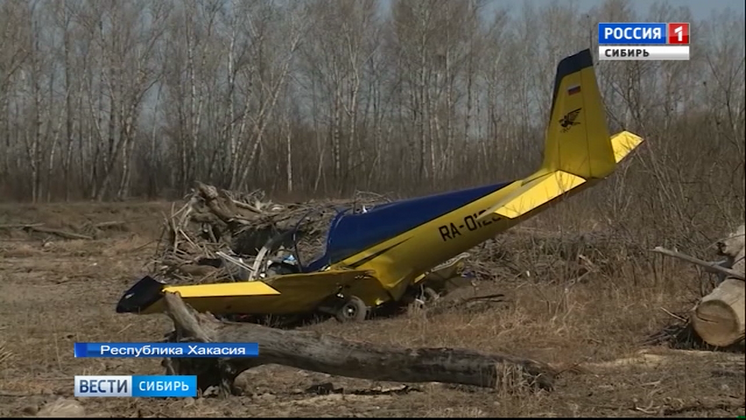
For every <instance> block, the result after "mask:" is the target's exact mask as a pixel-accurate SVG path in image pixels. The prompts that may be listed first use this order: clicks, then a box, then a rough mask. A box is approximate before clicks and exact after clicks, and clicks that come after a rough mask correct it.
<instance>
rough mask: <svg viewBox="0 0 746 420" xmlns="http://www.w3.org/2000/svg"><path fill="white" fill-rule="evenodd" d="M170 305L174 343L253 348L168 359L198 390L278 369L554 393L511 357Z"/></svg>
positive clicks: (539, 371)
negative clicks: (353, 337) (286, 326)
mask: <svg viewBox="0 0 746 420" xmlns="http://www.w3.org/2000/svg"><path fill="white" fill-rule="evenodd" d="M164 299H165V303H166V307H167V313H168V315H169V317H171V319H172V320H173V321H174V326H175V331H174V332H172V333H171V334H170V336H169V338H168V340H169V341H171V342H179V341H193V342H194V341H196V342H221V343H229V342H256V343H258V344H259V356H258V357H252V358H245V357H244V358H230V357H229V358H221V359H217V358H216V359H204V358H194V359H188V358H178V359H165V360H164V362H163V365H164V366H165V367H166V370H167V373H168V374H179V375H197V383H198V386H199V388H200V389H201V390H203V391H204V390H206V389H207V388H209V387H211V386H218V387H219V388H220V391H221V394H222V395H223V396H226V395H228V394H229V393H230V392H231V391H232V390H233V382H234V380H235V378H236V377H237V376H238V375H239V374H240V373H241V372H243V371H245V370H247V369H251V368H253V367H256V366H260V365H264V364H279V365H284V366H291V367H295V368H298V369H305V370H311V371H315V372H322V373H327V374H330V375H340V376H346V377H354V378H362V379H371V380H379V381H396V382H444V383H457V384H464V385H474V386H481V387H508V386H517V385H518V386H520V385H522V386H533V387H539V388H542V389H547V390H551V389H552V388H553V381H554V377H555V375H556V373H555V372H554V371H553V369H551V368H550V367H549V366H547V365H545V364H543V363H541V362H537V361H533V360H530V359H524V358H519V357H514V356H507V355H501V354H485V353H479V352H476V351H472V350H465V349H450V348H419V349H405V348H393V347H386V346H381V345H375V344H369V343H361V342H352V341H347V340H343V339H340V338H336V337H331V336H326V335H322V334H319V333H316V332H310V331H298V330H280V329H274V328H268V327H264V326H261V325H257V324H251V323H245V324H244V323H222V322H220V321H218V320H216V319H215V318H214V317H212V316H211V315H209V314H198V313H196V311H194V309H192V308H190V307H187V306H186V304H184V302H183V301H182V300H181V297H180V296H179V295H178V294H175V293H166V295H165V298H164Z"/></svg>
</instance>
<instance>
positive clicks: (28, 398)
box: [0, 203, 746, 418]
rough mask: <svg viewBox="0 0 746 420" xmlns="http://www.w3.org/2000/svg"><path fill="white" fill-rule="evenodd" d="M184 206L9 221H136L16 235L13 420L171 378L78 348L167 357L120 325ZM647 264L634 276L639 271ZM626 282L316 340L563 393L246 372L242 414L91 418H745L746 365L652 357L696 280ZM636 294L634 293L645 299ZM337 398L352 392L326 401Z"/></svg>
mask: <svg viewBox="0 0 746 420" xmlns="http://www.w3.org/2000/svg"><path fill="white" fill-rule="evenodd" d="M169 209H170V204H169V203H112V204H97V205H91V204H88V203H80V204H67V205H63V204H54V205H43V206H42V205H40V206H31V205H23V206H21V205H15V206H11V205H7V204H6V205H0V225H8V224H18V223H45V226H48V227H53V228H58V229H63V230H65V229H71V228H72V227H79V226H81V225H87V226H92V225H95V224H97V223H101V222H108V221H123V222H126V224H124V225H123V226H117V227H115V228H114V229H111V228H109V229H105V228H100V229H98V230H92V231H90V232H92V233H90V234H87V236H90V237H91V238H92V239H73V240H70V239H61V238H59V237H57V236H56V235H55V234H50V233H44V232H34V231H30V230H29V231H24V230H23V229H4V230H3V229H0V416H3V417H7V416H31V415H35V414H36V413H37V411H38V410H39V408H40V407H41V406H43V405H44V404H45V403H48V402H50V401H52V400H56V399H57V398H59V397H66V398H72V395H73V376H74V375H83V374H88V375H97V374H101V375H103V374H111V375H117V374H120V375H129V374H161V373H163V370H162V368H161V367H160V365H159V361H158V360H157V359H75V358H74V357H73V343H74V342H76V341H78V342H91V341H115V342H126V341H157V340H160V339H161V338H162V336H163V334H164V333H166V332H167V331H169V330H170V328H171V324H170V321H169V320H168V318H167V317H166V316H165V315H150V316H137V315H120V314H116V313H115V311H114V307H115V304H116V302H117V300H118V299H119V297H120V296H121V293H122V292H123V291H124V290H125V289H126V288H127V287H129V286H130V285H131V284H132V283H133V282H135V281H136V280H137V279H138V278H139V277H141V276H142V275H144V274H146V273H148V263H149V262H150V260H151V259H152V257H153V254H154V251H155V246H156V241H157V239H158V235H159V234H160V226H161V222H162V220H163V218H162V212H168V211H169ZM630 264H631V263H630ZM630 272H631V271H627V270H626V269H625V267H620V268H619V273H618V275H617V276H616V278H614V277H611V280H609V279H610V277H608V276H606V277H604V278H600V277H599V278H593V275H590V276H587V277H586V278H585V279H584V280H583V281H578V282H575V283H572V282H567V281H549V280H546V281H543V282H542V280H541V279H539V280H533V281H527V280H524V281H516V280H515V279H513V280H511V281H507V280H505V281H502V280H495V281H492V282H481V283H480V284H479V285H478V287H479V288H480V293H487V292H489V291H498V292H502V293H506V294H507V295H508V296H509V297H510V301H511V304H510V305H504V306H500V307H493V308H490V309H488V310H485V311H472V312H465V311H460V312H458V311H457V312H449V313H443V314H439V315H434V316H432V317H430V318H426V317H425V316H423V315H422V314H409V315H403V316H400V317H396V318H390V319H380V320H370V321H366V322H364V323H360V324H347V325H342V324H339V323H337V322H336V321H333V320H331V321H327V322H325V323H323V324H318V325H313V326H309V327H304V328H308V329H314V330H318V331H322V332H324V333H327V334H332V335H336V336H341V337H344V338H347V339H350V340H362V341H375V342H379V343H387V344H391V345H398V346H407V347H410V346H428V347H433V346H448V347H464V348H471V349H477V350H480V351H485V352H504V353H510V354H515V355H518V356H524V357H531V358H535V359H538V360H541V361H545V362H549V363H552V364H555V365H556V366H560V367H562V366H564V367H573V366H575V367H577V366H579V367H582V369H580V370H579V371H574V370H568V371H567V372H565V373H563V374H562V375H560V377H559V379H558V381H557V384H556V390H554V391H553V392H545V391H541V392H533V393H531V394H529V393H528V392H529V391H524V392H517V393H508V392H505V391H494V390H488V389H476V388H470V387H458V386H448V385H443V384H435V383H428V384H396V383H376V382H373V381H367V380H357V379H349V378H341V377H331V376H328V375H324V374H319V373H314V372H305V371H299V370H296V369H291V368H286V367H282V366H274V365H272V366H263V367H260V368H256V369H254V370H251V371H248V372H245V373H244V374H242V375H241V376H240V377H239V380H238V383H239V385H240V386H241V387H242V389H243V391H244V395H243V396H236V397H232V398H229V399H227V400H219V399H217V398H200V399H191V398H188V399H121V398H120V399H115V398H111V399H97V398H91V399H80V403H81V404H82V405H83V407H84V408H85V411H86V413H87V415H90V416H105V417H108V416H124V417H166V416H168V417H190V416H228V417H249V416H273V417H279V416H283V417H284V416H304V417H307V416H322V417H338V416H346V417H368V416H402V417H421V416H437V417H498V416H499V417H502V416H542V417H544V416H546V417H554V416H625V417H627V416H637V417H647V416H677V417H678V416H691V417H695V416H707V417H710V416H713V417H714V416H718V417H731V418H734V417H736V416H738V415H744V414H745V413H744V411H745V410H744V407H745V403H744V401H745V400H746V380H745V374H744V369H745V367H744V353H743V351H740V352H716V351H697V350H673V349H670V348H667V347H665V346H652V347H650V346H647V347H646V346H644V345H643V344H641V343H642V342H643V341H645V339H646V338H647V337H648V336H649V335H650V334H652V333H654V332H656V331H659V330H660V329H661V328H663V327H664V326H665V325H666V324H668V323H670V322H671V321H672V319H673V318H672V315H670V314H669V313H668V312H676V311H681V310H685V309H686V308H688V307H691V302H693V301H694V300H695V299H696V298H697V296H698V293H699V292H698V287H699V286H698V283H697V274H696V271H695V270H694V269H693V268H691V267H688V266H686V265H681V264H678V263H674V262H670V263H661V267H660V270H658V271H657V272H656V273H649V274H642V275H640V274H639V273H638V274H637V275H636V276H637V277H636V278H635V279H634V281H632V280H629V279H627V280H626V281H625V277H628V276H629V274H628V273H630ZM633 284H634V287H633V286H632V285H633ZM326 383H332V384H333V387H334V388H341V391H338V392H332V393H323V392H318V391H314V389H316V388H323V386H322V387H319V386H318V385H323V384H326Z"/></svg>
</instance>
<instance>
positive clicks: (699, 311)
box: [691, 278, 746, 347]
mask: <svg viewBox="0 0 746 420" xmlns="http://www.w3.org/2000/svg"><path fill="white" fill-rule="evenodd" d="M744 284H745V283H744V282H743V280H738V279H733V278H728V279H726V280H724V281H723V282H722V283H720V285H719V286H718V287H716V288H715V290H713V291H712V293H710V294H709V295H707V296H705V297H704V298H702V301H701V302H700V303H699V305H697V307H696V308H695V310H694V314H693V316H692V318H691V320H692V326H693V327H694V330H695V331H696V332H697V335H699V336H700V338H702V340H704V341H705V342H707V343H708V344H710V345H713V346H718V347H727V346H730V345H732V344H735V343H737V342H738V341H740V340H742V339H743V337H744V331H745V330H746V329H745V328H744V325H745V322H744V319H745V317H744V308H745V307H746V302H744Z"/></svg>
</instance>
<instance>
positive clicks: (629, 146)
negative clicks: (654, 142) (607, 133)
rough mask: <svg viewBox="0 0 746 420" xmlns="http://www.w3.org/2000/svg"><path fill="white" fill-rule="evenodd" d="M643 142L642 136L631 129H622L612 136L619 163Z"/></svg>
mask: <svg viewBox="0 0 746 420" xmlns="http://www.w3.org/2000/svg"><path fill="white" fill-rule="evenodd" d="M641 143H642V137H640V136H638V135H635V134H632V133H630V132H629V131H622V132H619V133H617V134H614V135H613V136H612V137H611V148H612V149H613V150H614V159H615V160H616V163H619V162H621V161H622V159H624V158H625V157H626V156H627V155H628V154H629V152H631V151H632V150H633V149H635V148H636V147H637V146H639V145H640V144H641Z"/></svg>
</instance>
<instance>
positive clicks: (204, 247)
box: [154, 182, 390, 283]
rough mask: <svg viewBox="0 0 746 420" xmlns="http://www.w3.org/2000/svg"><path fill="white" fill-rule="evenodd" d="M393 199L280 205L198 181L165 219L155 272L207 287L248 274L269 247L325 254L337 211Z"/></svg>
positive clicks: (366, 197) (359, 196)
mask: <svg viewBox="0 0 746 420" xmlns="http://www.w3.org/2000/svg"><path fill="white" fill-rule="evenodd" d="M388 201H390V200H388V199H387V198H386V197H383V196H380V195H375V194H371V193H357V194H355V195H354V197H353V198H351V199H349V200H310V201H306V202H303V203H275V202H273V201H272V200H269V199H267V198H266V196H265V194H264V192H263V191H261V190H257V191H253V192H251V193H248V194H240V193H236V192H232V191H227V190H222V189H218V188H215V187H214V186H211V185H206V184H203V183H201V182H198V183H197V186H196V188H194V189H193V191H192V193H191V194H189V195H188V196H187V197H186V202H185V204H184V205H183V206H182V207H181V208H179V209H175V208H174V209H173V210H172V212H171V215H170V216H169V217H167V219H166V221H165V224H164V232H163V234H162V236H161V241H160V244H159V247H158V251H157V255H156V257H155V261H154V262H155V267H154V271H155V273H156V274H158V275H160V276H162V277H165V278H166V279H167V280H170V281H172V282H174V283H178V282H182V281H188V282H195V281H196V282H200V283H207V282H216V281H225V280H233V279H237V278H238V277H241V276H243V275H245V273H241V274H239V273H238V272H237V271H242V269H243V271H246V270H250V269H251V264H252V263H253V261H254V259H256V258H257V256H258V255H259V253H260V252H261V251H262V248H264V247H267V248H268V249H269V250H270V251H272V252H278V251H280V250H287V251H289V252H292V251H297V255H300V256H304V257H306V258H309V257H311V256H314V255H318V254H319V253H321V252H323V250H324V246H325V245H324V244H325V240H326V233H327V231H328V227H329V226H330V223H331V222H332V220H333V219H334V217H335V216H336V215H337V214H338V212H340V211H343V210H345V209H350V210H349V211H354V212H358V211H365V209H366V208H369V207H371V206H373V205H376V204H381V203H385V202H388ZM296 248H297V249H296ZM226 262H228V264H226ZM301 262H302V263H308V262H309V261H301Z"/></svg>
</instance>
